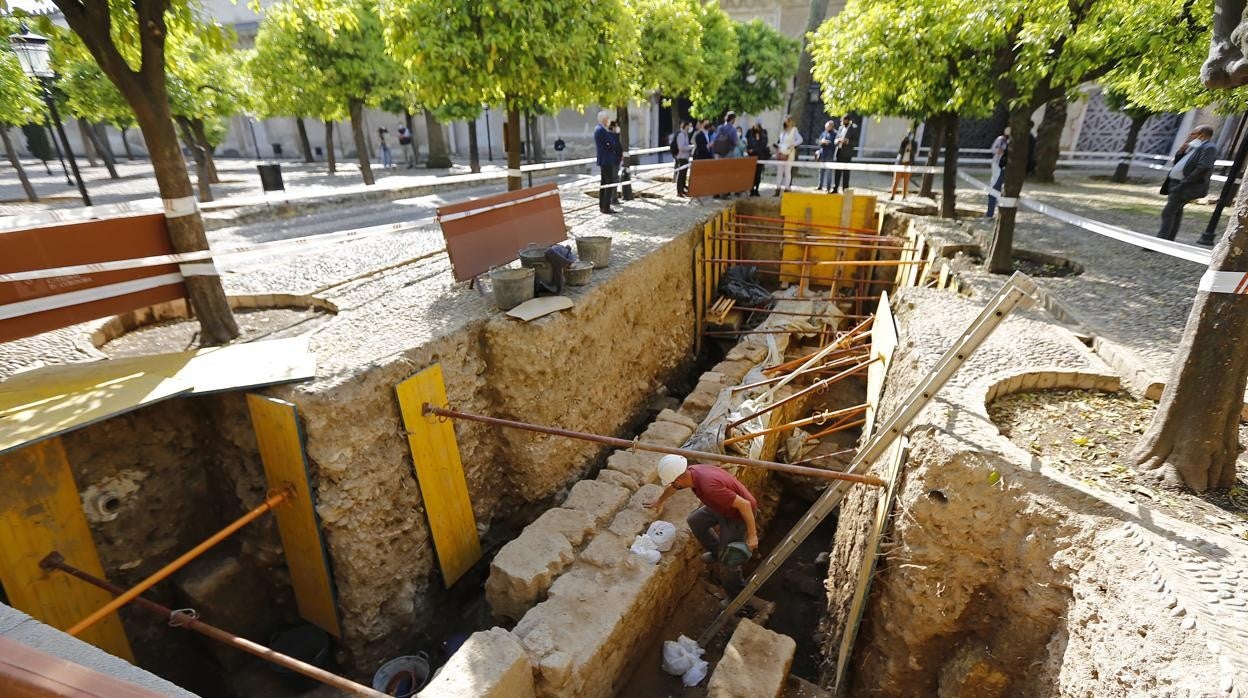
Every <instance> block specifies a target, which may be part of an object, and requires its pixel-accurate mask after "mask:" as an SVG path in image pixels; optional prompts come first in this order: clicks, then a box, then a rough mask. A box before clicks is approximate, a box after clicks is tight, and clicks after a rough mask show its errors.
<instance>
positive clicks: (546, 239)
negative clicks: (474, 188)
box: [438, 180, 752, 281]
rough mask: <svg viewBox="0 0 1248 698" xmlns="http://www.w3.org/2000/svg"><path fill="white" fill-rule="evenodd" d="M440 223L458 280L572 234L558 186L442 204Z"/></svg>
mask: <svg viewBox="0 0 1248 698" xmlns="http://www.w3.org/2000/svg"><path fill="white" fill-rule="evenodd" d="M751 181H752V180H751ZM512 202H519V203H512ZM438 223H439V224H440V225H441V226H442V236H443V237H444V238H446V253H447V255H448V256H449V257H450V258H451V266H452V267H453V268H454V271H455V280H456V281H467V280H468V279H471V278H473V277H475V276H477V275H479V274H483V273H485V272H487V271H489V270H490V269H492V268H494V267H498V266H502V265H504V264H507V263H508V262H511V261H512V260H514V259H516V258H517V257H519V256H520V248H522V247H524V246H525V245H527V244H529V243H538V244H543V245H553V244H555V243H558V242H562V241H564V240H566V239H567V237H568V226H567V224H566V223H565V222H564V220H563V206H562V205H561V203H560V201H559V191H558V187H556V186H555V185H554V184H543V185H541V186H539V187H530V188H528V189H520V190H517V191H512V192H507V193H504V194H495V195H493V196H484V197H481V198H477V199H472V200H470V201H465V202H463V203H458V204H451V205H449V206H443V207H442V208H439V209H438Z"/></svg>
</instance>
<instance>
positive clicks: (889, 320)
mask: <svg viewBox="0 0 1248 698" xmlns="http://www.w3.org/2000/svg"><path fill="white" fill-rule="evenodd" d="M900 336H901V335H900V332H899V331H898V330H897V321H896V319H895V318H894V317H893V309H892V307H891V306H890V305H889V297H888V292H887V291H884V292H882V293H880V305H879V307H878V308H877V309H876V311H875V320H874V321H872V323H871V359H872V362H871V365H870V366H868V367H867V414H866V421H867V423H866V426H864V427H863V430H862V443H867V441H869V440H870V439H871V434H872V432H873V431H874V429H875V422H876V415H877V414H878V410H879V407H880V398H882V397H883V396H884V378H885V376H887V375H888V367H889V365H890V364H891V363H892V361H893V352H895V351H896V350H897V343H898V341H900V340H899V338H900ZM877 358H878V359H879V360H878V361H876V360H875V359H877Z"/></svg>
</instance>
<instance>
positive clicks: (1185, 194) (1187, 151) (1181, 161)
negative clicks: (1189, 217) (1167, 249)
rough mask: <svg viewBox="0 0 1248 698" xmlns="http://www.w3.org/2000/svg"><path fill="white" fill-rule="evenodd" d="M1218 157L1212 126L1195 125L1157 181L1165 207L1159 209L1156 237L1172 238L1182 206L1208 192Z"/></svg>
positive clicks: (1176, 231)
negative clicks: (1169, 165) (1172, 161)
mask: <svg viewBox="0 0 1248 698" xmlns="http://www.w3.org/2000/svg"><path fill="white" fill-rule="evenodd" d="M1217 160H1218V144H1217V143H1214V142H1213V127H1212V126H1197V127H1196V128H1194V129H1192V133H1191V134H1190V135H1189V136H1188V137H1187V141H1186V142H1184V143H1183V145H1181V146H1179V149H1178V151H1177V152H1175V154H1174V166H1173V167H1171V168H1170V172H1169V173H1168V174H1167V175H1166V180H1165V181H1164V182H1162V183H1161V193H1162V194H1165V195H1166V207H1165V208H1163V209H1162V210H1161V230H1159V231H1157V237H1159V238H1162V239H1163V240H1173V239H1174V236H1175V235H1176V234H1177V233H1178V232H1179V224H1180V223H1182V222H1183V207H1184V206H1186V205H1187V202H1189V201H1195V200H1196V199H1199V198H1201V197H1203V196H1207V195H1208V194H1209V178H1210V177H1212V176H1213V168H1214V166H1215V164H1216V163H1217Z"/></svg>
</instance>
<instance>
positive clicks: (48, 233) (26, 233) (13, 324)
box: [0, 213, 186, 342]
mask: <svg viewBox="0 0 1248 698" xmlns="http://www.w3.org/2000/svg"><path fill="white" fill-rule="evenodd" d="M172 253H173V247H172V245H171V244H170V242H169V229H168V227H167V225H166V221H165V216H164V214H163V213H155V214H148V215H143V216H129V217H126V218H110V219H106V220H95V221H84V222H81V223H66V224H64V225H50V226H46V227H39V228H27V229H24V230H13V231H8V232H4V233H0V273H13V272H19V271H32V270H35V269H49V268H55V267H64V266H73V265H78V264H93V263H98V262H110V261H114V260H119V259H132V258H136V257H154V256H158V255H165V254H172ZM120 284H128V285H120ZM93 289H94V292H91V291H92V290H93ZM65 294H73V295H65ZM102 295H108V296H109V297H106V298H102V297H100V296H102ZM184 297H186V286H185V285H184V284H183V283H182V278H181V275H180V274H179V272H178V265H176V264H165V265H161V266H153V267H143V268H141V269H124V270H121V271H108V272H98V273H91V274H76V275H72V276H58V277H55V278H51V279H38V280H35V281H8V282H0V342H7V341H10V340H13V339H18V338H21V337H29V336H31V335H35V334H39V333H41V332H47V331H49V330H55V329H59V328H62V327H69V326H70V325H76V324H78V323H80V322H85V321H87V320H94V319H95V318H99V317H104V316H106V315H115V314H117V313H123V312H126V311H129V310H134V309H136V308H143V307H146V306H149V305H154V304H156V303H163V302H165V301H171V300H176V299H178V298H184ZM55 306H62V307H55Z"/></svg>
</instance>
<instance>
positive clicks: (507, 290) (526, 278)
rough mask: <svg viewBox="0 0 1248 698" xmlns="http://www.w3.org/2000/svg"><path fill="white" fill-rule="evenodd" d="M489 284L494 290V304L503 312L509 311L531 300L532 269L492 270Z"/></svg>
mask: <svg viewBox="0 0 1248 698" xmlns="http://www.w3.org/2000/svg"><path fill="white" fill-rule="evenodd" d="M490 283H491V286H492V287H493V289H494V304H495V305H497V306H498V307H499V308H501V309H503V310H511V309H512V308H514V307H516V306H517V305H520V304H521V303H523V302H525V301H527V300H530V299H532V298H533V270H532V269H526V268H523V267H522V268H520V269H508V268H504V269H492V270H490Z"/></svg>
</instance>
